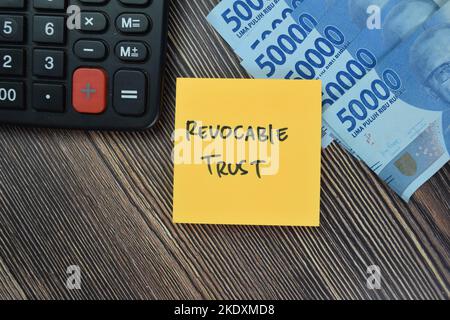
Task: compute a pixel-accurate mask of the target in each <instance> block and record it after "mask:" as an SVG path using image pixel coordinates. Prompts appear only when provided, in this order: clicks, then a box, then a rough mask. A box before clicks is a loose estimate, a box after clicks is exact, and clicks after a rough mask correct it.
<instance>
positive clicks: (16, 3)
mask: <svg viewBox="0 0 450 320" xmlns="http://www.w3.org/2000/svg"><path fill="white" fill-rule="evenodd" d="M24 4H25V2H24V0H0V8H8V9H9V8H14V9H21V8H23V7H24Z"/></svg>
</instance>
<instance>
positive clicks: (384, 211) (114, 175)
mask: <svg viewBox="0 0 450 320" xmlns="http://www.w3.org/2000/svg"><path fill="white" fill-rule="evenodd" d="M217 2H218V1H206V0H205V1H187V0H177V1H172V6H171V8H170V27H169V40H170V41H169V53H168V66H167V86H166V91H165V95H164V111H163V114H162V117H161V121H160V122H159V123H158V125H157V126H156V127H155V128H154V129H152V130H150V131H147V132H140V133H95V132H91V133H85V132H69V131H59V130H43V129H42V130H38V129H23V128H14V127H4V128H1V129H0V151H1V152H0V204H1V206H0V262H1V263H0V298H8V297H24V298H44V299H46V298H75V299H79V298H150V299H151V298H250V299H265V298H282V299H292V298H306V299H308V298H309V299H311V298H319V299H321V298H338V299H339V298H353V299H359V298H371V299H379V298H425V299H433V298H441V299H444V298H449V282H450V279H449V272H448V271H449V261H450V257H449V252H450V250H449V243H450V242H449V238H450V235H449V233H450V227H449V219H448V218H449V213H450V185H449V181H450V179H449V176H450V167H449V165H447V166H446V168H444V169H443V170H441V171H440V173H439V174H437V175H436V177H434V178H433V179H432V180H431V181H430V182H428V183H427V184H426V185H425V186H424V187H423V188H422V189H421V190H419V191H418V193H417V194H416V195H415V196H414V198H413V199H412V201H411V203H409V204H405V203H403V202H402V201H401V200H400V199H399V198H398V197H397V196H396V195H395V194H393V192H392V191H390V190H389V189H387V188H386V187H385V186H383V185H382V184H381V183H380V182H379V180H378V179H377V178H376V177H375V176H374V175H373V174H372V173H370V172H369V171H368V170H367V168H366V167H365V166H363V165H362V164H360V163H359V162H357V161H355V160H354V159H352V158H351V157H350V156H349V155H348V154H347V153H346V152H345V151H343V150H342V149H340V148H339V147H337V146H333V147H331V148H330V149H328V150H326V151H325V152H324V153H323V183H322V227H321V228H319V229H308V228H256V227H226V226H188V225H183V226H175V225H173V224H172V222H171V201H172V180H173V174H172V170H173V165H172V163H171V160H170V158H171V157H170V155H171V148H172V142H171V139H170V136H171V132H172V130H173V121H174V114H175V79H176V77H247V75H246V74H245V72H244V71H243V70H242V69H241V68H240V67H239V61H238V59H237V58H236V56H235V55H234V54H233V53H232V52H231V51H230V50H229V48H228V47H227V46H226V44H225V43H224V42H223V41H222V40H221V39H220V38H219V37H218V35H217V34H216V33H215V32H214V31H213V30H212V29H211V28H210V27H209V25H208V24H207V23H206V21H205V18H204V17H205V16H206V14H207V13H208V12H209V11H210V10H211V9H212V7H213V6H214V5H215V4H216V3H217ZM74 264H75V265H79V266H80V267H81V269H82V276H83V278H82V279H83V282H82V289H81V290H79V291H70V290H67V288H66V287H65V281H66V277H67V275H66V269H67V267H68V266H69V265H74ZM372 264H376V265H378V266H380V268H381V270H382V275H383V288H382V290H378V291H372V290H368V289H367V287H366V276H367V275H366V269H367V266H369V265H372ZM5 279H6V280H5Z"/></svg>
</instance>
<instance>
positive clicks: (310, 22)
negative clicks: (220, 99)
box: [242, 0, 334, 147]
mask: <svg viewBox="0 0 450 320" xmlns="http://www.w3.org/2000/svg"><path fill="white" fill-rule="evenodd" d="M333 3H334V1H329V0H312V1H310V0H306V1H303V2H302V3H301V4H300V5H299V6H298V7H296V8H295V10H294V11H293V12H292V14H291V15H290V16H289V17H287V18H286V19H284V20H283V22H282V23H281V24H280V25H279V26H278V27H277V28H276V29H275V30H273V31H272V32H271V33H270V35H269V36H268V37H267V38H266V39H265V40H264V41H263V42H262V43H261V44H260V45H259V46H258V47H257V49H256V50H255V49H253V48H251V49H249V50H247V51H246V52H245V59H244V60H243V61H242V66H243V67H244V68H245V69H246V70H247V71H248V72H249V74H251V75H252V76H253V77H255V78H284V76H283V75H281V74H282V73H281V74H280V73H279V72H277V67H279V68H280V69H282V68H283V66H282V65H281V62H283V61H279V60H277V58H278V59H283V60H286V62H287V59H288V55H289V54H291V55H293V54H295V53H296V52H297V48H298V47H300V46H301V44H302V42H303V41H305V40H306V39H307V38H308V35H309V33H311V32H312V31H313V30H314V28H315V27H316V26H317V24H318V23H319V21H320V20H321V19H322V18H323V17H324V16H325V14H326V12H327V10H328V9H329V8H330V7H332V4H333ZM289 41H290V43H291V45H292V47H291V48H287V47H286V46H285V45H286V44H287V45H289V44H288V42H289ZM283 50H286V51H287V53H286V54H284V55H283V56H281V55H280V54H283V52H284V51H283ZM293 58H295V57H293ZM272 61H275V62H272ZM331 141H332V139H331V136H330V135H329V130H328V129H327V128H326V127H323V128H322V146H323V147H326V146H328V145H329V144H330V143H331Z"/></svg>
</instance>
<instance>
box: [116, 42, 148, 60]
mask: <svg viewBox="0 0 450 320" xmlns="http://www.w3.org/2000/svg"><path fill="white" fill-rule="evenodd" d="M116 55H117V57H118V58H119V59H120V60H123V61H131V62H142V61H145V60H146V59H147V56H148V49H147V46H146V45H145V44H143V43H141V42H120V43H119V44H118V45H117V46H116Z"/></svg>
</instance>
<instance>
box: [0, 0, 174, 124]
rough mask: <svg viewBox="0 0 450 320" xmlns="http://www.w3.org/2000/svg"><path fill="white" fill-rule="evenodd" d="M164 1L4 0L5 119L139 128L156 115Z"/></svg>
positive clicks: (0, 83) (0, 11)
mask: <svg viewBox="0 0 450 320" xmlns="http://www.w3.org/2000/svg"><path fill="white" fill-rule="evenodd" d="M167 4H168V1H166V0H0V123H7V124H23V125H31V126H44V127H59V128H79V129H94V130H97V129H98V130H135V129H145V128H148V127H150V126H152V125H153V124H154V123H155V122H156V121H157V118H158V115H159V110H160V102H161V91H162V74H163V64H164V63H163V62H164V58H165V47H166V35H167Z"/></svg>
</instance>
